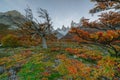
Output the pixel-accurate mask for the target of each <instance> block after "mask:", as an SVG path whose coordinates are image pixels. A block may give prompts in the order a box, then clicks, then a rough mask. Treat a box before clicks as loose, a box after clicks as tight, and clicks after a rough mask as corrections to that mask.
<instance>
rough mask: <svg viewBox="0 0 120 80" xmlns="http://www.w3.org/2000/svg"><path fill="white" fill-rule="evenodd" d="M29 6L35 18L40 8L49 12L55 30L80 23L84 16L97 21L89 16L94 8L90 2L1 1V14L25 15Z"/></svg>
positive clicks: (46, 0) (52, 0) (64, 0)
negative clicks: (10, 12)
mask: <svg viewBox="0 0 120 80" xmlns="http://www.w3.org/2000/svg"><path fill="white" fill-rule="evenodd" d="M27 5H29V6H30V7H31V8H32V10H33V13H34V16H35V17H37V14H36V12H37V9H38V8H43V9H46V10H48V12H49V14H50V16H51V18H52V22H53V26H54V28H58V27H61V26H62V25H65V26H70V23H71V21H72V20H73V21H75V22H79V20H80V18H81V17H83V16H84V17H86V18H90V19H91V20H94V19H96V16H95V15H94V16H91V14H89V10H90V9H91V8H93V6H94V4H93V3H92V2H90V0H0V12H6V11H9V10H18V11H20V12H21V13H22V14H25V12H24V9H25V8H26V7H27Z"/></svg>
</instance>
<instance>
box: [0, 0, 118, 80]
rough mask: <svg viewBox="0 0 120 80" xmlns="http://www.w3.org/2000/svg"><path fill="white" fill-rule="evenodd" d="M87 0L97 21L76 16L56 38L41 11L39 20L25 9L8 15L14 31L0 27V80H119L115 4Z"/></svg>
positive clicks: (115, 1) (49, 20) (110, 0)
mask: <svg viewBox="0 0 120 80" xmlns="http://www.w3.org/2000/svg"><path fill="white" fill-rule="evenodd" d="M90 1H91V3H94V4H95V5H94V7H93V8H92V9H90V10H89V14H91V15H93V16H92V17H94V15H96V14H97V13H100V15H98V16H99V18H98V19H97V20H94V21H90V19H88V18H86V17H82V18H81V19H80V23H81V25H78V26H74V25H71V26H70V29H69V31H68V33H67V34H66V35H65V36H64V37H62V38H60V39H58V38H57V37H56V34H57V32H54V27H53V25H52V18H51V17H50V14H49V12H48V11H47V10H46V9H43V8H39V9H38V10H37V13H38V15H39V16H38V17H39V19H40V20H41V22H39V20H38V19H36V18H35V17H34V14H33V13H32V9H31V8H30V7H29V6H28V7H27V8H26V9H25V13H26V14H25V15H24V16H25V17H23V16H21V17H20V18H18V17H14V18H15V19H13V18H12V17H11V16H9V19H11V21H13V22H14V24H15V25H16V26H17V28H11V27H10V26H9V25H5V24H2V23H0V80H120V0H90ZM9 14H10V15H11V13H9ZM0 18H2V17H0ZM20 19H21V20H20Z"/></svg>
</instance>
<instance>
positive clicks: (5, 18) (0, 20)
mask: <svg viewBox="0 0 120 80" xmlns="http://www.w3.org/2000/svg"><path fill="white" fill-rule="evenodd" d="M25 20H26V19H25V16H23V15H22V14H21V13H20V12H18V11H16V10H12V11H8V12H4V13H3V12H0V24H4V25H9V26H10V27H11V28H17V27H18V24H20V23H23V22H24V21H25Z"/></svg>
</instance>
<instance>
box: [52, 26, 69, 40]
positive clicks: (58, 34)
mask: <svg viewBox="0 0 120 80" xmlns="http://www.w3.org/2000/svg"><path fill="white" fill-rule="evenodd" d="M69 30H70V28H69V27H65V26H64V25H63V26H62V28H57V29H56V30H55V31H54V33H55V34H56V37H57V38H58V39H61V38H62V37H64V36H65V35H66V34H67V33H68V31H69Z"/></svg>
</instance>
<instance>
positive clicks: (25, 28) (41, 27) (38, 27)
mask: <svg viewBox="0 0 120 80" xmlns="http://www.w3.org/2000/svg"><path fill="white" fill-rule="evenodd" d="M25 12H26V18H27V21H26V22H25V23H24V24H23V25H22V26H21V27H20V28H19V30H21V31H22V32H23V33H27V34H29V35H31V36H32V37H34V36H35V35H39V36H40V37H41V39H42V46H43V48H47V44H46V35H48V34H50V33H51V30H52V29H53V28H52V26H51V18H50V17H49V14H48V12H47V10H45V9H41V8H39V9H38V14H39V16H38V17H39V18H40V19H41V21H40V22H38V20H37V19H35V18H34V17H33V13H32V10H31V9H30V8H29V7H28V8H27V9H25ZM34 20H35V21H36V22H35V21H34Z"/></svg>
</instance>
